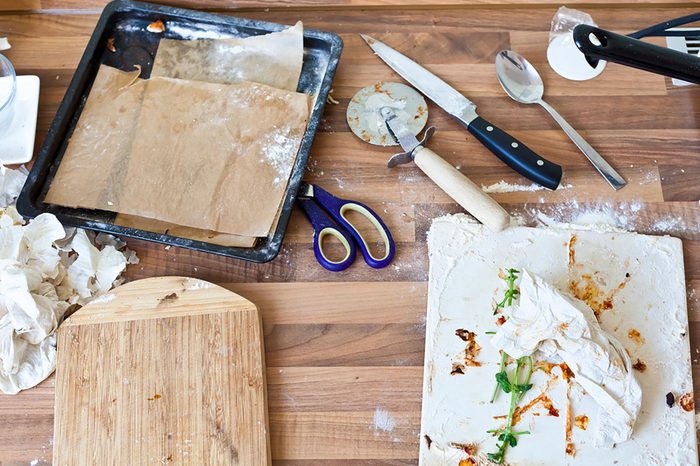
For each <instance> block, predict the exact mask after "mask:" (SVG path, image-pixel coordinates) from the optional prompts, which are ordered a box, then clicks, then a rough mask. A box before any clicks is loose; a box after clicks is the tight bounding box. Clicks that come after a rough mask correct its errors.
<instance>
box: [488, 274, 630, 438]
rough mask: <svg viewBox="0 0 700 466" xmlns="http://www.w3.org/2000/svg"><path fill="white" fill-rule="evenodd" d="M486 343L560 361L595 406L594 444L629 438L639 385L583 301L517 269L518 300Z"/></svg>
mask: <svg viewBox="0 0 700 466" xmlns="http://www.w3.org/2000/svg"><path fill="white" fill-rule="evenodd" d="M492 344H493V345H494V347H495V348H497V349H500V350H502V351H505V352H506V353H507V354H508V355H509V356H510V357H513V358H520V357H522V356H528V355H531V354H533V353H534V352H535V351H539V352H540V353H541V354H543V355H544V356H545V357H546V358H548V359H552V360H553V362H560V361H562V360H563V361H564V362H565V363H566V364H567V365H568V366H569V368H570V369H571V370H572V372H573V373H574V375H575V377H574V379H573V380H574V381H576V382H577V383H578V384H580V385H581V387H583V389H584V390H586V392H587V393H589V394H590V395H591V396H592V397H593V399H594V400H595V401H596V403H598V405H599V406H600V411H599V416H600V417H599V422H598V431H597V434H596V444H597V446H603V447H607V448H611V447H613V446H614V444H616V443H620V442H624V441H625V440H628V439H629V438H630V437H631V435H632V429H633V427H634V423H635V421H636V419H637V416H638V414H639V408H640V406H641V403H642V389H641V388H640V386H639V383H638V382H637V380H636V379H635V378H634V375H633V373H632V367H631V363H630V359H629V356H628V355H627V353H626V351H625V349H624V347H623V346H622V345H621V344H620V343H619V342H618V341H617V339H615V337H613V336H612V335H610V334H609V333H607V332H605V331H604V330H603V329H602V328H601V327H600V324H598V320H597V319H596V317H595V314H594V313H593V311H592V310H591V308H590V307H588V306H587V305H586V304H585V303H584V302H582V301H579V300H576V299H573V298H569V297H567V296H564V295H562V294H561V293H560V292H559V291H558V290H556V289H555V288H553V287H552V286H551V285H550V284H548V283H547V282H545V281H544V280H542V279H541V278H540V277H537V276H534V277H533V276H531V275H530V274H529V273H527V272H526V271H524V270H523V274H522V279H521V282H520V301H519V302H518V303H517V304H515V305H514V306H513V307H512V308H511V309H510V317H509V318H508V320H507V321H506V322H505V323H504V324H503V325H502V326H501V327H500V328H499V329H498V331H497V332H496V335H495V336H494V338H493V339H492Z"/></svg>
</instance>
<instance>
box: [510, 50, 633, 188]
mask: <svg viewBox="0 0 700 466" xmlns="http://www.w3.org/2000/svg"><path fill="white" fill-rule="evenodd" d="M496 76H497V77H498V82H500V83H501V86H502V87H503V90H504V91H506V94H508V95H509V96H510V98H511V99H513V100H515V101H516V102H520V103H522V104H539V105H540V106H542V108H544V109H545V110H546V111H547V112H548V113H549V114H550V115H551V116H552V118H554V120H555V121H556V122H557V123H559V126H561V129H563V130H564V132H565V133H566V135H567V136H569V139H571V141H572V142H573V143H574V144H576V147H578V148H579V149H580V150H581V152H583V155H585V156H586V158H587V159H588V160H589V161H590V162H591V164H592V165H593V166H594V167H595V169H596V170H598V173H600V174H601V175H602V176H603V178H605V180H606V181H607V182H608V184H610V186H612V187H613V188H614V189H616V190H617V189H620V188H622V187H623V186H624V185H625V183H626V181H625V179H624V178H623V177H622V176H621V175H620V174H619V173H618V172H617V171H615V169H614V168H613V167H612V166H611V165H610V164H609V163H608V162H606V161H605V159H604V158H603V157H602V156H601V155H600V154H599V153H598V152H597V151H596V150H595V149H594V148H593V147H591V145H590V144H588V142H586V140H585V139H583V136H581V135H580V134H578V132H577V131H576V130H575V129H574V128H573V127H572V126H571V125H570V124H569V123H568V122H567V121H566V120H565V119H564V117H562V116H561V115H559V112H557V111H556V110H554V108H553V107H552V106H551V105H549V104H548V103H547V102H545V101H544V100H542V96H543V95H544V83H543V82H542V77H541V76H540V74H539V73H538V72H537V70H536V69H535V67H534V66H532V65H531V64H530V62H529V61H527V60H526V59H525V57H523V56H522V55H520V54H519V53H517V52H513V51H512V50H501V51H500V52H498V54H497V55H496Z"/></svg>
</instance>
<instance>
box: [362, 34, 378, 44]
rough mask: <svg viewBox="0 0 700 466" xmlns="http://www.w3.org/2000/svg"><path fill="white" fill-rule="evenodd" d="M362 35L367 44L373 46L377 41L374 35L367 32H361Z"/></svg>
mask: <svg viewBox="0 0 700 466" xmlns="http://www.w3.org/2000/svg"><path fill="white" fill-rule="evenodd" d="M360 37H362V39H363V40H364V41H365V42H366V43H367V45H369V46H370V47H371V46H372V45H373V44H374V43H375V42H377V41H376V40H375V39H373V38H372V37H370V36H368V35H367V34H360Z"/></svg>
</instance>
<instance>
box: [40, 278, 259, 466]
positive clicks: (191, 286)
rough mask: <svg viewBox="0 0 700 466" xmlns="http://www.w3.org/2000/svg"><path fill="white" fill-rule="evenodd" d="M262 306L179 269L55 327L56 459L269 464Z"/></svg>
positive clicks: (97, 302)
mask: <svg viewBox="0 0 700 466" xmlns="http://www.w3.org/2000/svg"><path fill="white" fill-rule="evenodd" d="M264 364H265V358H264V354H263V345H262V332H261V323H260V315H259V314H258V310H257V308H256V307H255V305H254V304H253V303H251V302H250V301H248V300H246V299H244V298H242V297H241V296H238V295H237V294H235V293H232V292H230V291H228V290H226V289H224V288H221V287H219V286H216V285H213V284H211V283H208V282H205V281H202V280H196V279H190V278H182V277H160V278H148V279H144V280H138V281H135V282H132V283H129V284H127V285H124V286H121V287H119V288H116V289H115V290H113V291H111V292H110V293H108V294H107V295H105V296H103V297H100V298H97V299H96V300H95V301H93V302H92V303H91V304H89V305H88V306H85V307H84V308H82V309H80V310H79V311H77V312H76V313H75V314H73V315H72V316H71V317H70V318H68V319H67V320H66V322H64V323H63V325H62V326H61V327H60V329H59V331H58V360H57V367H56V374H57V376H56V408H55V422H54V429H55V434H54V452H53V454H54V464H57V465H64V464H69V465H81V464H85V465H88V464H90V465H93V464H128V465H139V464H216V465H265V464H270V442H269V430H268V427H267V425H268V422H267V401H266V400H267V397H266V385H265V368H264Z"/></svg>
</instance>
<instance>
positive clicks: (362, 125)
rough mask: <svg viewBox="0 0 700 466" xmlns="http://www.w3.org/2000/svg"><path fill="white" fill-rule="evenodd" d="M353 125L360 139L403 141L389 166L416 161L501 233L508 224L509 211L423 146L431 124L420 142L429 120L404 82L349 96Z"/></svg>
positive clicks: (382, 142) (388, 143)
mask: <svg viewBox="0 0 700 466" xmlns="http://www.w3.org/2000/svg"><path fill="white" fill-rule="evenodd" d="M347 120H348V124H349V125H350V129H352V132H353V133H355V135H356V136H357V137H359V138H360V139H362V140H363V141H366V142H369V143H370V144H376V145H380V146H394V145H400V146H401V148H402V149H403V152H402V153H399V154H396V155H394V156H393V157H392V158H391V160H390V161H389V164H388V166H389V168H392V167H394V166H396V165H399V164H403V163H410V162H415V164H416V165H417V166H418V168H420V169H421V170H422V171H423V173H425V174H426V175H428V177H429V178H430V179H431V180H433V181H434V182H435V184H437V185H438V186H439V187H440V188H442V190H443V191H445V193H447V195H448V196H450V197H451V198H452V199H454V200H455V201H456V202H457V203H458V204H459V205H461V206H462V207H464V208H465V209H466V210H467V211H468V212H469V213H471V214H472V215H474V217H476V218H477V219H478V220H480V221H481V222H482V223H484V225H486V226H487V227H488V228H490V229H492V230H494V231H500V230H503V229H504V228H506V227H507V226H508V225H509V224H510V215H509V214H508V212H506V211H505V210H504V209H503V207H501V206H500V205H498V203H497V202H496V201H494V200H493V199H491V197H489V195H488V194H486V193H484V192H483V191H482V190H481V188H480V187H478V186H477V185H476V184H474V182H473V181H471V180H470V179H469V178H467V177H466V176H464V174H463V173H462V172H460V171H459V170H457V169H456V168H455V167H454V166H452V165H451V164H450V163H448V162H447V161H445V160H444V159H443V158H442V157H440V156H439V155H438V154H436V153H435V152H433V151H432V150H430V149H428V148H427V147H425V144H426V143H427V141H428V139H430V136H431V135H432V134H433V131H434V128H428V130H427V131H426V134H425V135H424V136H423V139H422V140H420V141H419V140H418V139H417V138H416V135H417V134H418V133H420V131H421V130H422V129H423V127H424V126H425V124H426V122H427V120H428V107H427V105H426V103H425V100H423V97H422V96H421V95H420V94H419V93H418V92H417V91H415V90H414V89H413V88H410V87H408V86H406V85H404V84H399V83H377V84H375V85H374V86H368V87H365V88H364V89H361V90H360V91H359V92H358V93H357V94H355V96H354V97H353V98H352V99H351V100H350V104H349V105H348V111H347Z"/></svg>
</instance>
